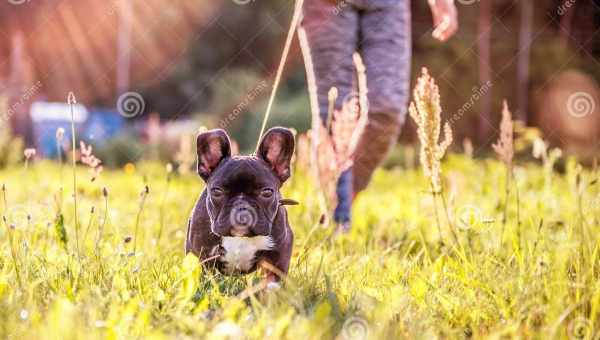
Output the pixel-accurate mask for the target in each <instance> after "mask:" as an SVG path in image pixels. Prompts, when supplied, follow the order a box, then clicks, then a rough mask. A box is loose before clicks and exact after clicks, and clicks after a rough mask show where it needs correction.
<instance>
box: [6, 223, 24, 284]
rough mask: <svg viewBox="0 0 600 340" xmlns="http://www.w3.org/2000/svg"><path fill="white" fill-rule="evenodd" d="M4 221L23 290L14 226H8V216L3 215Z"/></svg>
mask: <svg viewBox="0 0 600 340" xmlns="http://www.w3.org/2000/svg"><path fill="white" fill-rule="evenodd" d="M2 221H3V222H4V225H5V226H6V233H7V235H8V243H9V246H10V255H11V257H12V261H13V265H14V266H15V273H16V274H17V281H18V282H19V288H21V290H23V280H22V279H21V270H20V268H19V260H18V258H17V249H16V248H15V243H14V240H13V239H14V237H13V234H12V229H13V228H12V226H9V225H8V221H7V220H6V216H4V215H2Z"/></svg>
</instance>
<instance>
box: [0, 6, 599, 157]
mask: <svg viewBox="0 0 600 340" xmlns="http://www.w3.org/2000/svg"><path fill="white" fill-rule="evenodd" d="M599 2H600V1H598V0H593V1H576V0H567V1H563V0H543V1H535V2H533V1H531V2H529V1H518V0H494V1H491V0H481V1H474V2H473V3H472V4H468V5H466V4H463V3H461V2H457V3H456V5H457V7H458V13H459V22H460V29H459V32H458V34H457V35H456V36H454V37H453V38H451V39H450V40H449V41H448V42H447V43H440V42H438V41H436V40H434V39H433V38H432V37H431V32H432V19H431V13H430V10H429V7H428V5H427V3H426V1H412V18H413V26H412V27H413V79H414V78H415V75H417V74H419V73H420V72H419V70H420V68H421V67H423V66H427V67H428V68H429V70H430V73H431V74H432V75H433V76H434V77H435V78H436V80H437V83H438V84H439V86H440V92H441V96H442V105H443V108H444V111H445V112H444V115H445V116H446V118H447V119H448V118H450V117H452V116H453V115H456V114H457V113H458V112H461V109H462V108H464V107H465V104H466V103H469V102H470V101H472V102H473V105H470V106H469V107H467V109H466V110H464V115H462V114H461V117H460V119H457V120H456V121H455V122H454V124H453V130H454V134H455V140H456V141H457V142H458V143H455V147H456V148H460V144H461V143H460V142H461V141H462V140H463V139H465V138H469V139H470V140H473V143H474V144H475V146H476V153H477V152H481V151H482V150H489V149H487V148H486V147H488V146H489V145H490V143H491V141H492V140H493V139H495V137H496V135H497V131H496V130H497V129H496V127H497V126H498V122H499V120H500V112H501V110H500V109H501V102H502V99H504V98H506V99H507V100H508V102H509V106H510V107H511V109H512V110H513V112H515V114H516V118H520V119H521V120H523V121H525V123H527V124H528V125H536V126H539V127H541V128H542V129H544V124H542V123H547V124H546V125H547V128H546V130H548V131H550V133H548V131H545V132H546V135H550V137H549V139H550V141H551V142H553V143H556V144H566V143H568V142H569V138H570V137H569V136H568V133H567V132H568V131H567V132H563V131H562V130H561V129H562V127H563V126H568V125H569V122H567V121H565V120H566V119H569V117H566V118H565V117H564V115H561V111H560V110H559V109H558V108H557V107H552V106H550V107H548V105H546V106H544V105H543V104H544V103H548V102H549V96H554V93H555V92H552V91H550V89H554V90H560V91H563V90H564V91H571V92H573V91H578V89H577V88H576V87H574V86H571V85H570V84H564V82H558V81H557V79H559V80H560V79H564V78H562V77H561V76H562V75H563V74H564V73H568V72H571V73H569V74H570V75H573V74H575V75H580V76H581V77H580V78H581V79H583V83H585V84H586V85H589V86H587V87H586V89H591V90H592V91H594V93H593V95H594V98H596V99H598V100H600V94H599V93H597V92H599V91H597V90H598V86H597V83H598V81H599V80H600V67H599V66H600V61H599V60H598V57H599V56H600V36H598V35H597V34H596V33H597V28H598V27H599V26H600V25H599V24H600V4H599ZM74 3H75V2H69V1H63V2H59V1H53V0H44V1H39V2H37V3H34V2H26V3H24V4H23V5H20V6H10V5H7V4H2V5H0V26H2V27H0V28H2V30H3V31H4V32H7V34H6V35H5V37H4V38H3V39H4V42H3V43H0V56H2V57H3V58H4V59H5V60H8V59H10V57H11V43H10V41H8V40H7V39H6V37H9V36H10V33H11V32H13V33H14V32H16V31H18V30H24V31H25V33H26V34H25V37H26V38H25V40H26V42H25V45H26V46H27V47H30V51H29V53H30V54H32V56H31V59H32V60H33V62H32V64H33V66H32V68H33V71H31V73H34V74H36V72H37V76H36V75H33V76H31V80H32V81H33V80H36V79H37V80H41V81H42V82H44V84H43V85H44V86H43V92H44V93H43V99H45V100H51V101H64V96H62V94H63V93H66V92H68V91H69V90H73V89H75V90H76V91H77V92H78V94H79V95H80V96H81V98H82V101H83V102H84V103H86V104H89V105H97V106H105V107H115V103H116V101H117V97H118V94H119V93H120V92H119V90H117V91H115V88H116V87H115V84H114V83H115V80H114V79H112V78H114V74H115V72H114V69H115V65H114V60H112V59H111V60H108V61H106V62H108V63H109V64H107V65H104V66H105V67H106V70H105V73H104V76H103V77H100V78H101V80H102V81H99V80H98V79H96V77H93V78H92V79H95V80H98V81H95V82H93V84H92V86H90V87H85V88H84V89H83V88H79V87H75V88H74V87H73V84H79V83H86V81H85V80H84V81H75V80H77V79H75V78H77V75H79V74H83V75H86V74H87V73H86V72H87V71H88V69H89V68H90V67H89V65H88V66H86V64H85V62H84V60H85V59H86V58H85V54H82V55H83V57H81V56H80V58H79V61H78V59H77V58H75V57H73V58H66V57H68V56H70V55H71V53H70V50H67V51H62V52H61V53H56V56H55V57H56V58H58V60H56V62H55V63H53V64H52V67H50V68H51V69H53V70H59V71H60V72H55V73H52V74H51V76H48V74H49V73H43V72H42V71H43V70H46V68H48V67H47V65H42V64H43V63H44V62H45V61H46V60H47V59H46V58H44V57H45V56H46V54H44V53H46V52H48V51H47V50H44V49H43V48H37V47H36V46H37V45H38V43H39V42H40V41H39V40H40V39H41V38H40V36H39V35H36V34H32V33H31V32H29V31H28V30H27V27H29V26H34V27H41V28H43V27H46V26H44V25H47V26H48V27H50V28H52V26H53V25H55V24H56V23H54V22H50V20H46V21H44V20H45V19H47V18H46V17H51V15H52V13H54V12H53V11H54V9H56V12H58V13H59V14H60V15H61V17H63V18H65V17H69V16H73V14H77V13H78V12H77V11H79V12H82V11H84V10H85V9H86V6H88V7H87V9H88V10H90V9H91V10H95V13H97V14H98V17H99V18H98V19H97V21H98V22H97V25H98V26H99V27H100V28H102V29H100V30H97V31H95V32H91V33H90V32H87V33H89V34H88V38H89V40H90V41H94V40H95V39H94V37H95V35H94V34H92V33H96V34H98V35H100V36H101V37H103V40H102V41H106V44H107V46H108V45H110V44H109V42H112V43H114V41H113V40H117V36H118V35H117V34H118V30H117V29H116V28H114V27H118V25H117V23H118V21H117V19H118V15H115V14H114V13H115V12H116V11H117V10H118V8H119V7H118V5H117V4H118V3H119V1H118V0H115V1H108V2H106V3H104V6H105V7H106V8H105V9H104V10H102V11H98V9H97V6H100V4H99V3H93V4H94V5H93V6H92V5H86V4H87V3H88V2H86V1H81V2H77V6H75V5H74ZM89 3H90V4H91V2H89ZM132 3H133V4H134V5H133V10H134V14H135V15H137V16H139V18H138V20H140V18H143V15H146V16H147V17H148V18H151V19H152V20H150V21H149V22H148V23H146V22H143V24H144V25H146V26H148V31H146V32H147V34H146V36H144V34H142V33H143V31H142V32H141V33H140V32H138V31H136V30H135V29H134V37H136V38H139V37H140V36H141V37H143V39H141V38H140V40H141V41H143V40H144V39H146V40H147V39H152V38H154V41H151V43H148V41H145V44H142V43H140V42H139V41H137V40H135V39H134V40H135V41H134V43H133V45H134V47H135V48H134V52H136V53H134V54H133V60H132V63H133V64H132V69H133V70H132V76H131V79H132V81H131V84H130V86H129V87H128V88H127V90H131V91H137V92H140V93H141V94H142V95H143V98H144V100H145V104H146V105H145V113H144V114H143V115H140V116H138V117H136V119H134V120H131V121H130V125H135V124H138V123H139V122H140V121H142V122H143V121H146V120H148V119H149V117H150V114H151V113H157V114H158V115H159V117H160V119H161V122H163V123H165V122H175V121H180V120H181V119H182V118H192V119H193V120H194V121H196V122H197V123H198V125H204V126H206V127H208V128H213V127H224V128H226V129H227V130H228V131H229V132H230V133H231V134H232V136H233V138H234V139H236V140H237V141H238V143H239V146H240V150H241V151H251V150H252V148H253V147H254V144H255V142H256V139H257V137H258V136H257V134H258V130H259V126H260V120H261V118H262V115H263V113H264V111H265V108H266V102H267V98H268V96H269V93H270V90H271V86H272V82H273V77H274V73H275V69H276V67H277V63H278V62H279V58H280V56H281V51H282V48H283V42H284V39H285V35H286V33H287V30H288V27H289V22H290V18H291V15H292V9H293V6H292V2H291V1H276V0H260V1H249V2H247V3H245V4H243V5H241V4H239V3H240V2H239V1H238V2H237V3H236V1H231V0H221V1H214V2H210V3H209V2H204V1H200V0H177V1H176V2H173V3H172V4H171V5H170V6H168V8H167V7H165V6H164V4H162V3H161V2H160V0H151V1H147V2H139V1H135V0H133V1H132ZM36 6H40V7H41V8H44V9H43V10H38V11H37V12H42V13H46V14H47V15H46V16H44V15H37V16H36V15H34V14H36V13H37V12H33V10H34V9H35V8H36ZM44 6H45V7H44ZM53 6H54V7H53ZM94 6H96V7H94ZM176 9H178V10H176ZM75 17H76V18H79V19H77V20H80V21H81V20H85V16H75ZM73 20H74V19H73ZM34 23H35V25H33V24H34ZM56 25H58V26H59V27H58V28H52V29H49V31H51V32H55V31H56V32H60V30H61V29H62V30H67V31H68V29H69V25H68V23H65V24H64V25H63V26H60V25H59V24H56ZM175 25H179V26H175ZM88 26H90V25H83V24H82V22H80V23H79V26H77V28H78V29H82V30H83V31H85V30H86V29H88ZM92 26H93V25H92ZM109 28H110V29H109ZM527 29H529V31H528V30H527ZM43 31H44V30H39V32H43ZM56 32H55V33H56ZM104 32H109V33H106V34H104ZM527 32H528V33H527ZM34 33H35V32H34ZM40 34H41V33H40ZM56 34H58V33H56ZM102 34H104V35H102ZM106 36H108V37H106ZM51 38H52V36H51V37H50V38H45V39H46V40H44V41H42V42H44V43H46V44H47V43H48V42H49V41H52V39H51ZM111 39H112V40H111ZM66 41H67V42H65V43H57V45H58V47H60V49H65V48H70V47H72V48H73V49H74V50H75V51H77V49H78V48H79V47H78V45H81V42H80V41H79V42H78V41H77V39H73V37H72V36H71V43H69V40H68V39H67V40H66ZM59 42H60V41H59ZM13 43H14V42H13ZM94 44H96V45H98V46H95V45H94V46H93V47H94V48H96V50H98V49H100V47H101V45H100V42H94ZM42 45H43V44H42ZM113 45H114V44H113ZM99 46H100V47H99ZM486 46H488V47H489V53H487V52H486V51H485V48H486ZM13 47H14V46H13ZM45 48H46V49H47V48H48V46H45ZM152 48H154V50H153V49H152ZM96 50H95V51H96ZM36 53H37V54H36ZM98 54H99V53H98ZM109 54H111V55H112V54H115V55H116V53H115V51H114V46H113V47H111V50H110V53H109ZM52 55H55V54H52ZM61 56H63V57H65V58H66V59H64V60H63V59H61ZM91 56H92V57H93V56H94V53H91ZM22 59H27V58H22ZM165 60H168V62H167V63H166V64H165ZM78 62H81V63H82V65H79V64H78ZM111 62H113V64H110V63H111ZM10 65H11V64H10V63H6V62H5V63H2V64H1V65H0V75H2V76H3V77H5V79H4V81H1V82H0V84H1V86H0V87H7V86H10V84H11V75H10V73H11V68H10ZM40 65H41V66H40ZM140 65H142V66H143V67H142V66H140ZM100 66H103V65H100ZM527 68H528V70H527V72H524V71H523V70H524V69H527ZM23 69H27V68H26V67H23ZM140 69H141V70H140ZM486 69H487V70H488V75H486V74H485V73H484V72H485V70H486ZM102 70H103V69H102V68H101V67H100V69H99V70H95V71H97V72H100V71H102ZM65 71H66V72H65ZM92 71H94V70H92ZM92 71H90V72H92ZM367 72H368V70H367ZM573 72H574V73H573ZM63 73H66V74H67V75H69V76H70V77H72V78H73V79H67V80H72V81H75V82H74V83H70V82H69V81H67V80H65V79H62V78H60V77H58V78H57V79H58V80H57V81H54V78H53V77H55V74H58V75H59V76H60V75H61V74H63ZM148 74H150V75H151V76H148ZM93 75H94V73H93V72H92V73H91V76H93ZM43 76H44V77H43ZM88 77H90V75H89V74H88ZM486 77H487V78H486ZM105 78H106V79H105ZM576 78H577V77H576ZM580 78H577V79H580ZM486 79H487V80H489V81H490V82H491V83H492V87H491V89H490V90H489V91H488V92H486V93H485V94H482V95H481V96H479V95H477V97H476V98H475V100H473V97H474V94H477V93H478V90H480V89H481V86H482V84H484V83H485V80H486ZM557 82H558V83H557ZM580 83H581V82H580ZM65 84H67V85H69V86H70V87H69V86H65ZM86 84H87V83H86ZM88 85H89V84H88ZM569 86H571V88H569ZM22 87H23V86H22ZM117 88H118V86H117ZM0 90H1V88H0ZM59 94H60V95H59ZM557 105H561V104H557ZM555 106H556V105H555ZM595 113H598V114H594V115H591V116H590V117H586V120H585V124H587V125H594V126H596V127H597V129H595V130H593V131H591V132H589V135H587V136H583V137H584V138H583V139H582V140H583V141H584V142H583V144H586V145H594V151H593V152H595V150H596V149H597V148H596V147H595V145H596V144H597V142H598V135H599V134H600V113H599V112H595ZM310 117H311V115H310V105H309V100H308V94H307V89H306V77H305V71H304V64H303V61H302V56H301V53H300V49H299V46H298V44H297V41H294V45H293V47H292V51H291V55H290V58H289V59H288V63H287V66H286V70H285V73H284V79H283V82H282V86H281V88H280V91H279V93H278V96H277V98H276V101H275V106H274V109H273V115H272V119H271V121H270V122H269V123H270V125H276V124H277V125H284V126H289V127H293V128H295V129H296V130H297V131H299V132H304V131H306V130H307V129H308V128H309V127H310ZM125 134H127V133H125ZM551 137H554V138H551ZM413 138H414V126H413V125H412V122H411V121H410V119H407V124H406V126H405V128H404V129H403V133H402V136H401V137H400V139H401V140H403V141H405V142H412V141H413ZM141 142H143V141H141ZM141 142H140V140H136V137H133V136H129V137H127V136H122V137H120V138H119V139H118V140H116V141H111V142H110V143H106V144H105V145H104V146H103V148H105V149H107V150H105V152H104V153H105V154H107V155H110V154H111V153H112V152H113V149H115V150H117V151H119V152H120V153H124V154H138V153H139V150H140V148H142V149H143V146H140V145H139V144H140V143H141ZM479 146H483V147H482V148H479ZM562 146H564V145H562ZM123 148H126V149H127V150H125V151H123ZM588 154H589V152H588ZM107 157H108V156H107ZM110 157H112V156H110ZM110 157H108V158H110ZM117 158H118V157H117ZM124 159H129V160H131V159H136V157H133V158H129V157H125V158H124ZM107 162H108V161H107ZM117 163H121V162H117Z"/></svg>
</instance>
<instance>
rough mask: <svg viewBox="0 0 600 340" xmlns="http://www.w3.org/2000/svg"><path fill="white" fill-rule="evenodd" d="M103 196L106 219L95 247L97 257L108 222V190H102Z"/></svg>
mask: <svg viewBox="0 0 600 340" xmlns="http://www.w3.org/2000/svg"><path fill="white" fill-rule="evenodd" d="M102 196H103V197H104V218H103V219H102V224H101V225H100V227H99V228H98V237H97V238H96V245H95V253H96V256H99V255H100V253H99V252H98V248H99V246H100V241H102V237H103V233H104V227H105V226H106V220H107V219H108V190H107V189H106V188H102Z"/></svg>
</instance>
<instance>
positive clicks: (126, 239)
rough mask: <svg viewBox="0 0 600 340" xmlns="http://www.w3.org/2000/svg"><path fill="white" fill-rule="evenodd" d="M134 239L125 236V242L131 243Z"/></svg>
mask: <svg viewBox="0 0 600 340" xmlns="http://www.w3.org/2000/svg"><path fill="white" fill-rule="evenodd" d="M132 239H133V237H131V236H125V238H124V239H123V242H125V243H129V242H131V240H132Z"/></svg>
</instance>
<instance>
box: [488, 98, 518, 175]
mask: <svg viewBox="0 0 600 340" xmlns="http://www.w3.org/2000/svg"><path fill="white" fill-rule="evenodd" d="M513 125H514V124H513V120H512V114H511V112H510V111H509V109H508V104H507V103H506V100H504V102H503V103H502V121H501V122H500V137H498V141H497V142H496V144H493V145H492V147H493V148H494V151H496V154H498V157H499V158H500V160H502V161H503V162H504V163H505V164H506V165H507V166H510V165H511V164H512V161H513V157H514V154H515V151H514V147H513V141H514V136H513Z"/></svg>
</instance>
